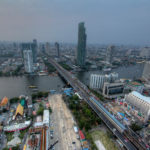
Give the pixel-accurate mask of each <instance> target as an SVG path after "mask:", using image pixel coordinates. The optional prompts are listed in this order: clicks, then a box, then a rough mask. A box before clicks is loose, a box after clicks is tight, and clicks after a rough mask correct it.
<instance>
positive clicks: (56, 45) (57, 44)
mask: <svg viewBox="0 0 150 150" xmlns="http://www.w3.org/2000/svg"><path fill="white" fill-rule="evenodd" d="M55 47H56V52H57V57H58V58H60V49H59V43H57V42H56V43H55Z"/></svg>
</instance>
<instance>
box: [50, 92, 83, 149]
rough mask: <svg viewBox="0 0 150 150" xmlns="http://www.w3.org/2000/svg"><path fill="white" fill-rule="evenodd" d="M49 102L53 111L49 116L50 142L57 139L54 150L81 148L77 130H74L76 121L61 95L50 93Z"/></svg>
mask: <svg viewBox="0 0 150 150" xmlns="http://www.w3.org/2000/svg"><path fill="white" fill-rule="evenodd" d="M49 104H50V107H51V108H52V111H53V113H52V114H51V117H50V118H51V119H50V137H51V140H50V141H51V143H55V142H56V141H58V143H57V144H56V145H55V150H60V149H61V150H81V143H80V139H79V135H78V132H76V131H75V130H74V127H75V126H76V122H75V120H74V119H73V116H72V114H71V112H70V110H69V109H68V108H67V106H66V104H65V103H64V101H63V99H62V95H61V94H54V95H50V96H49ZM51 131H53V132H51Z"/></svg>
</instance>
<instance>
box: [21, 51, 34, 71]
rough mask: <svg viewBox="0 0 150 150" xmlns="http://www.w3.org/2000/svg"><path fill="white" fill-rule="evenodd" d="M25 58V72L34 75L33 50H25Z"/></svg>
mask: <svg viewBox="0 0 150 150" xmlns="http://www.w3.org/2000/svg"><path fill="white" fill-rule="evenodd" d="M23 56H24V68H25V72H27V73H32V72H33V71H34V70H33V56H32V50H24V51H23Z"/></svg>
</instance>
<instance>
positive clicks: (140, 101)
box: [125, 91, 150, 119]
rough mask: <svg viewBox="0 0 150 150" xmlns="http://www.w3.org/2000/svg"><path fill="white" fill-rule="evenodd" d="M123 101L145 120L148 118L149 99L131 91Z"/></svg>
mask: <svg viewBox="0 0 150 150" xmlns="http://www.w3.org/2000/svg"><path fill="white" fill-rule="evenodd" d="M125 100H126V101H127V102H129V103H130V104H132V105H133V106H134V107H136V108H137V109H139V111H140V112H142V113H143V114H145V117H146V118H147V119H148V118H149V117H150V97H146V96H143V95H141V94H140V93H138V92H136V91H133V92H131V93H129V94H128V95H126V96H125Z"/></svg>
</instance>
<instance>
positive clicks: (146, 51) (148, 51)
mask: <svg viewBox="0 0 150 150" xmlns="http://www.w3.org/2000/svg"><path fill="white" fill-rule="evenodd" d="M140 57H142V58H146V59H148V58H150V47H144V48H143V49H142V50H141V52H140Z"/></svg>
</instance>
